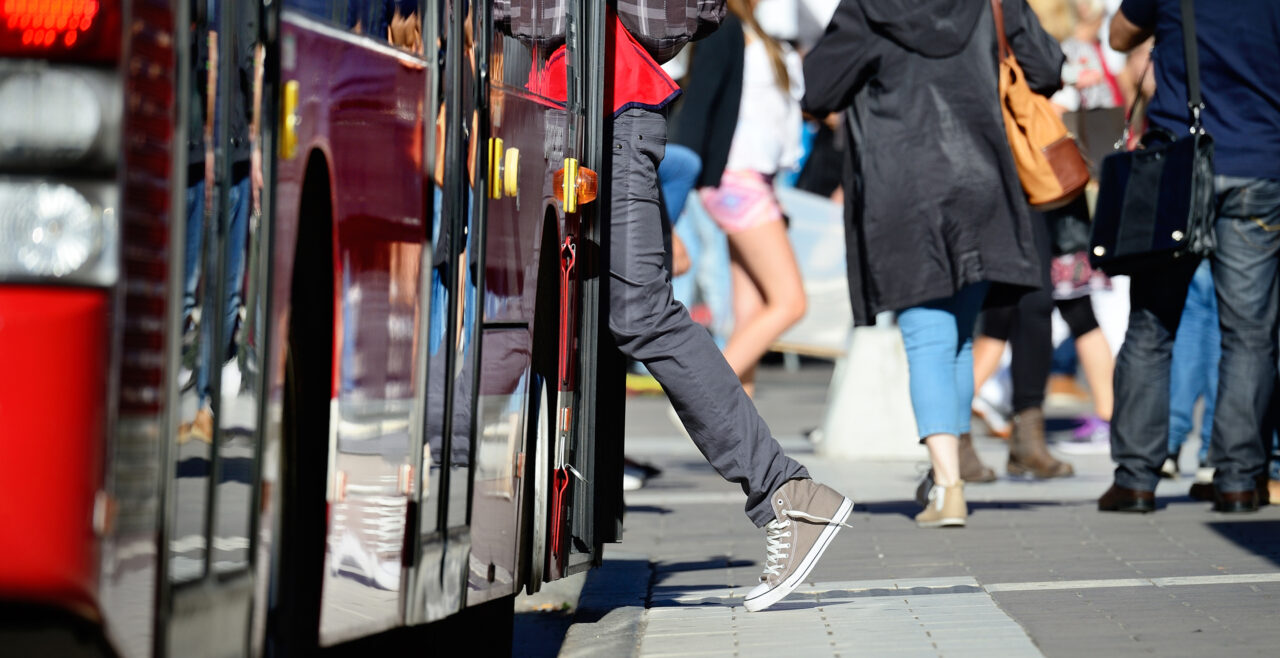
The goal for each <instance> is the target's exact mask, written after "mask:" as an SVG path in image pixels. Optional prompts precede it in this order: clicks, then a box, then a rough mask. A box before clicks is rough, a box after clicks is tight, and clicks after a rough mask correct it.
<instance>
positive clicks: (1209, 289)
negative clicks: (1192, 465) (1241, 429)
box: [1192, 269, 1222, 464]
mask: <svg viewBox="0 0 1280 658" xmlns="http://www.w3.org/2000/svg"><path fill="white" fill-rule="evenodd" d="M1198 275H1199V273H1198V272H1197V276H1198ZM1192 285H1196V286H1198V287H1200V288H1202V291H1201V293H1200V294H1201V296H1202V297H1203V299H1204V309H1205V311H1206V317H1205V321H1204V322H1205V338H1204V342H1203V343H1202V344H1201V345H1202V349H1203V350H1204V354H1205V361H1206V362H1207V363H1208V364H1209V367H1208V368H1207V369H1206V371H1205V384H1204V415H1203V416H1201V418H1200V455H1199V458H1200V462H1199V463H1200V464H1208V463H1209V444H1210V443H1212V440H1213V415H1214V410H1215V409H1217V406H1218V368H1219V366H1220V365H1221V363H1222V330H1221V329H1220V328H1219V326H1218V325H1219V320H1218V295H1217V291H1216V290H1215V289H1214V287H1213V270H1212V269H1210V270H1209V273H1208V276H1207V277H1206V278H1205V279H1204V280H1203V281H1200V280H1199V279H1197V280H1195V281H1193V283H1192Z"/></svg>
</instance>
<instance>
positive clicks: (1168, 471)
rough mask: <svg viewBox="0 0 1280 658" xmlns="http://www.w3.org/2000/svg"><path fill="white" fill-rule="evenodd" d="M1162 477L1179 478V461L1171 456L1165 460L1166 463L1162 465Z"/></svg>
mask: <svg viewBox="0 0 1280 658" xmlns="http://www.w3.org/2000/svg"><path fill="white" fill-rule="evenodd" d="M1160 477H1162V478H1168V479H1170V480H1176V479H1178V462H1176V461H1174V460H1173V457H1169V458H1167V459H1165V460H1164V464H1163V465H1161V466H1160Z"/></svg>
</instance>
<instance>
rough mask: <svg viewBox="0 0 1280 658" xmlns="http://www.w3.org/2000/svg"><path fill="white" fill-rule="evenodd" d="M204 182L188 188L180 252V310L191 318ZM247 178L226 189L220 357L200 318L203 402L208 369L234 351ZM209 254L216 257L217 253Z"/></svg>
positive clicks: (246, 232)
mask: <svg viewBox="0 0 1280 658" xmlns="http://www.w3.org/2000/svg"><path fill="white" fill-rule="evenodd" d="M204 187H205V185H204V181H203V180H200V181H198V182H196V183H195V184H194V185H190V186H188V187H187V226H186V250H185V251H186V253H184V254H183V258H184V260H183V263H182V266H183V286H182V310H183V316H184V317H188V318H189V317H190V316H191V312H192V311H193V310H195V307H196V303H197V302H196V288H197V287H198V286H199V284H200V275H201V272H202V271H203V269H202V268H201V263H202V260H203V259H202V253H201V252H202V250H203V249H204V237H205V225H204V219H205V216H204V214H205V209H204ZM249 194H250V189H249V177H248V176H245V177H244V178H242V179H240V180H239V181H237V182H235V183H232V184H231V187H230V188H229V189H228V190H227V205H228V206H229V212H226V213H223V215H222V216H223V217H225V218H226V219H225V220H223V221H224V223H223V224H222V225H221V228H222V230H223V231H225V233H224V235H223V241H224V243H223V247H224V251H225V253H226V261H225V262H224V263H222V264H221V265H220V266H225V268H226V269H225V271H224V272H223V275H222V276H223V285H224V287H225V294H226V303H225V304H223V307H222V340H223V343H224V345H223V346H222V350H219V351H220V352H222V351H223V350H225V352H224V354H223V358H219V359H213V358H212V355H213V349H212V345H213V331H212V325H210V324H207V323H206V322H204V321H203V320H202V321H201V323H200V324H201V327H200V356H199V359H198V360H197V362H196V373H195V374H196V392H197V393H198V395H199V396H200V401H201V402H202V403H203V402H204V401H205V400H207V399H208V397H209V371H210V370H211V369H216V367H215V365H214V364H220V363H222V362H223V361H224V360H225V359H227V358H230V357H231V356H233V355H234V354H235V350H234V349H231V345H232V338H233V334H234V332H235V329H236V319H237V318H238V317H239V315H240V304H241V297H242V295H241V288H242V286H243V284H244V261H245V255H246V254H245V248H246V245H247V241H248V238H249ZM211 255H212V256H214V257H215V258H216V257H219V256H218V255H217V254H211ZM204 285H205V298H206V299H210V298H212V297H213V294H214V292H213V288H211V287H210V286H212V285H213V282H212V281H209V280H205V282H204ZM209 310H210V309H209V307H206V310H205V312H204V314H203V315H202V317H207V318H213V317H214V315H215V313H216V312H217V311H216V310H214V313H209Z"/></svg>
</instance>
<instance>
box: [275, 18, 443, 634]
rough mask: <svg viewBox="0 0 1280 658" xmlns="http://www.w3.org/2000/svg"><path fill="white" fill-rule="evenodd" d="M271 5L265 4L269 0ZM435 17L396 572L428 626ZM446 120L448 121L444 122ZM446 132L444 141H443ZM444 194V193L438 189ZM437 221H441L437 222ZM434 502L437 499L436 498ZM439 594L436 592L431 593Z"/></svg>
mask: <svg viewBox="0 0 1280 658" xmlns="http://www.w3.org/2000/svg"><path fill="white" fill-rule="evenodd" d="M268 1H270V0H268ZM439 16H440V14H439V12H438V11H437V10H436V7H435V5H432V6H430V7H427V6H424V7H423V8H422V16H421V19H422V44H423V56H424V58H425V59H426V61H427V75H426V76H424V82H423V84H424V85H425V86H424V88H423V98H424V99H425V103H424V105H423V111H422V133H423V134H422V144H423V147H422V154H423V155H422V170H421V172H420V175H421V178H422V211H423V218H422V219H423V226H424V233H425V235H424V236H423V242H422V244H423V247H422V255H421V257H420V259H419V267H418V314H419V320H418V336H417V342H418V353H417V355H416V357H415V368H416V370H415V371H414V384H415V387H416V391H417V393H416V394H415V395H414V401H413V409H414V415H413V416H411V420H410V432H411V433H412V434H411V435H410V444H409V455H410V456H409V459H410V461H409V463H410V464H411V465H412V467H413V471H412V472H413V474H414V475H413V491H412V493H411V494H410V496H409V505H408V508H407V512H406V513H407V514H408V518H407V520H406V524H405V543H406V546H405V555H404V558H403V564H404V567H405V568H403V569H402V570H401V587H400V591H401V593H402V594H401V600H400V606H401V615H402V618H403V620H404V622H405V624H408V625H412V624H417V623H422V622H425V621H427V606H426V597H427V596H428V593H429V592H431V591H432V589H431V588H429V587H427V583H425V582H424V579H425V578H426V577H427V576H428V574H436V575H438V574H439V566H440V565H436V568H435V569H431V570H426V569H423V567H424V566H425V564H424V560H425V559H426V558H425V556H426V555H427V553H426V551H424V550H423V548H424V547H425V546H426V545H427V544H439V543H440V542H441V541H442V540H443V535H442V534H441V532H440V517H439V515H437V516H436V525H435V526H433V527H425V526H424V524H423V522H422V510H423V505H430V504H432V503H433V502H434V503H435V504H437V505H439V503H440V501H438V500H437V501H432V500H431V499H430V497H428V498H427V499H426V501H425V502H424V501H423V497H424V496H427V495H428V494H429V492H428V491H427V490H426V488H427V486H428V482H429V480H430V478H429V475H430V474H429V473H427V469H426V468H424V466H425V465H426V455H427V454H428V453H427V451H428V450H429V448H428V447H427V414H428V413H429V411H428V410H429V406H428V405H427V395H429V392H430V385H429V382H430V371H431V370H430V363H431V353H430V352H431V351H430V349H429V347H428V346H429V345H430V337H431V317H430V315H431V272H432V268H433V266H434V261H435V239H434V237H433V235H432V233H433V231H432V223H433V222H434V221H435V219H434V218H435V210H436V208H435V162H436V157H435V153H436V120H435V118H436V112H437V111H438V108H439V107H440V101H441V99H440V91H441V79H440V75H441V73H442V71H441V70H440V53H439V49H438V48H437V47H436V45H435V44H436V43H437V42H438V36H439V34H440V21H439V20H438V19H439ZM446 119H447V117H446ZM447 139H448V138H447V133H446V140H447ZM442 192H443V190H442ZM441 221H444V220H443V218H441ZM437 497H438V496H437ZM437 585H438V583H437ZM436 589H438V587H437V588H436Z"/></svg>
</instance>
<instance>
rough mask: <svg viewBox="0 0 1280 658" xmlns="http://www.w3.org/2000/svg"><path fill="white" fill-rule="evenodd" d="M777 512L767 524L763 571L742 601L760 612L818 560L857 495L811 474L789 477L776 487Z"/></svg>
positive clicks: (800, 579) (792, 587)
mask: <svg viewBox="0 0 1280 658" xmlns="http://www.w3.org/2000/svg"><path fill="white" fill-rule="evenodd" d="M770 502H771V503H772V505H773V513H774V516H776V517H777V518H775V519H774V520H772V521H770V522H769V524H768V525H767V526H765V529H766V531H767V533H768V534H766V535H765V550H766V552H767V553H768V557H767V558H766V560H765V565H764V573H763V574H761V576H760V584H759V585H756V586H755V588H753V589H752V590H751V591H750V592H748V593H747V598H746V600H745V601H743V604H742V605H743V606H744V607H745V608H746V609H747V612H759V611H760V610H764V609H765V608H767V607H769V606H771V605H773V604H774V603H777V602H778V601H781V600H782V599H783V598H784V597H786V596H787V595H788V594H790V593H791V592H793V591H795V588H796V587H798V586H799V585H800V583H802V582H804V579H805V578H806V577H807V576H808V575H809V572H810V571H813V568H814V567H815V566H817V564H818V559H819V558H821V557H822V552H823V551H825V550H827V546H828V545H829V544H831V540H832V539H835V537H836V533H837V532H839V531H840V528H841V527H842V526H843V527H846V528H847V527H849V526H848V525H847V524H845V520H846V519H848V518H849V514H850V513H851V512H852V511H853V501H851V500H849V499H848V498H845V497H844V496H842V495H840V494H839V493H838V492H837V491H836V490H835V489H832V488H831V487H828V486H824V485H821V484H818V483H817V482H814V481H813V480H789V481H787V483H786V484H783V485H782V486H781V487H779V488H778V490H777V491H775V492H774V493H773V497H772V500H771V501H770Z"/></svg>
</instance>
